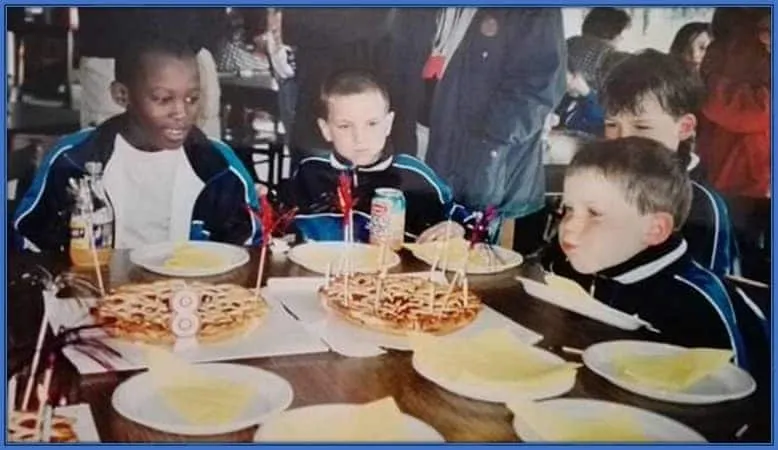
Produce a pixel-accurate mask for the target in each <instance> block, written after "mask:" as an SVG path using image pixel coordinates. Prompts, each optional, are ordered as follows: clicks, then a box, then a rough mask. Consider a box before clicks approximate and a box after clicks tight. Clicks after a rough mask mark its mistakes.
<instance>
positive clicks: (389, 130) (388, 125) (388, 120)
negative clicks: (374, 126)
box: [384, 111, 394, 137]
mask: <svg viewBox="0 0 778 450" xmlns="http://www.w3.org/2000/svg"><path fill="white" fill-rule="evenodd" d="M393 124H394V111H389V114H387V115H386V133H385V134H384V136H387V137H388V136H389V135H390V134H391V133H392V125H393Z"/></svg>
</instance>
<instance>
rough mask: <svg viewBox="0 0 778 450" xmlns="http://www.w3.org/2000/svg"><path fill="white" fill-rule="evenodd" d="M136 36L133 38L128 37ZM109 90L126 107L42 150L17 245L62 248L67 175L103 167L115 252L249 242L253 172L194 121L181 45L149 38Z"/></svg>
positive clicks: (135, 47)
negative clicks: (201, 242)
mask: <svg viewBox="0 0 778 450" xmlns="http://www.w3.org/2000/svg"><path fill="white" fill-rule="evenodd" d="M134 39H135V38H134ZM115 73H116V80H115V81H114V82H113V84H112V85H111V95H112V96H113V99H114V100H115V101H116V102H117V103H118V104H119V105H121V106H123V107H125V108H126V112H124V113H122V114H119V115H117V116H114V117H112V118H110V119H108V120H107V121H105V122H104V123H102V124H101V125H99V126H98V127H97V128H94V129H91V128H90V129H86V130H83V131H80V132H78V133H75V134H72V135H70V136H66V137H64V138H63V139H62V140H60V141H59V143H58V144H57V145H56V146H55V147H54V148H53V149H52V150H51V151H50V152H49V153H48V154H47V156H46V157H45V159H44V161H43V162H42V164H41V166H40V168H39V169H38V173H37V174H36V176H35V179H34V180H33V182H32V185H31V187H30V188H29V190H28V191H27V193H26V194H25V196H24V197H23V199H22V200H21V202H20V204H19V207H18V208H17V210H16V214H15V215H14V221H13V227H14V231H15V232H16V234H17V237H18V238H19V239H18V240H19V244H20V245H22V246H23V248H25V249H29V250H33V251H54V252H63V251H67V249H68V246H69V242H70V232H69V221H70V215H71V209H70V207H71V204H72V199H71V197H70V194H69V192H68V183H69V179H71V178H73V179H78V178H81V177H83V176H84V175H85V174H86V173H87V172H86V169H85V166H86V164H87V163H88V162H98V163H100V164H101V165H102V167H103V168H104V171H103V184H104V187H105V190H106V194H107V196H108V199H109V201H110V202H111V204H112V205H113V208H114V214H115V221H116V222H115V227H114V236H113V240H112V241H113V246H114V248H136V247H140V246H143V245H147V244H154V243H158V242H166V241H185V240H189V239H192V240H213V241H221V242H227V243H233V244H239V245H249V244H253V243H256V242H257V241H258V240H259V239H260V236H261V230H260V225H259V223H258V222H257V220H256V219H255V218H254V216H253V215H252V214H251V213H250V212H249V207H251V208H256V207H257V198H256V192H255V190H254V187H253V184H252V182H251V177H250V176H249V174H248V173H247V172H246V169H245V168H244V167H243V166H242V165H241V163H240V162H239V160H238V158H237V157H236V156H235V154H234V153H233V151H232V150H231V149H230V148H229V147H228V146H227V145H225V144H223V143H222V142H219V141H215V140H210V139H208V138H207V137H206V136H205V135H204V134H203V133H202V132H201V131H200V130H199V129H198V128H197V127H196V126H195V119H196V116H197V113H198V111H199V103H200V81H199V74H198V67H197V60H196V56H195V54H194V52H193V51H192V50H191V49H190V48H189V47H188V46H187V45H185V44H184V43H181V42H177V41H171V40H164V39H159V38H156V37H154V36H147V37H145V38H142V39H136V40H135V42H133V44H131V45H130V46H129V47H128V48H127V50H126V51H125V52H124V53H123V54H122V55H120V56H119V57H118V58H117V60H116V67H115Z"/></svg>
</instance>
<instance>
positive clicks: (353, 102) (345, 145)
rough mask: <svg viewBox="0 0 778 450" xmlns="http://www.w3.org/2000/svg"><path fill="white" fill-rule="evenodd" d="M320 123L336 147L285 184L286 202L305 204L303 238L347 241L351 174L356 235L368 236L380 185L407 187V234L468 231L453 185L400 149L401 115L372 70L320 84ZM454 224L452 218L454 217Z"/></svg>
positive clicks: (425, 236)
mask: <svg viewBox="0 0 778 450" xmlns="http://www.w3.org/2000/svg"><path fill="white" fill-rule="evenodd" d="M321 103H322V107H323V110H322V111H321V115H320V118H319V119H318V124H319V128H320V130H321V133H322V135H323V136H324V138H325V140H326V141H327V142H330V143H332V146H333V149H334V151H329V152H326V151H325V152H319V153H321V156H312V157H308V158H305V159H303V160H302V161H301V162H300V165H299V168H298V170H297V172H296V173H295V174H294V176H293V177H292V179H291V180H289V182H288V183H287V185H286V186H285V187H284V188H282V189H281V198H282V201H283V202H284V203H286V204H290V205H293V206H296V207H298V208H299V213H298V215H297V217H296V219H295V225H296V227H297V230H298V232H299V234H300V235H301V237H302V238H303V239H304V240H313V241H320V240H325V241H326V240H342V239H343V237H344V236H343V218H342V215H341V213H340V211H339V209H338V206H337V200H336V190H337V186H338V177H339V176H340V175H341V174H343V173H348V174H349V176H350V177H351V179H352V191H353V194H354V198H355V199H356V205H355V211H354V221H355V225H354V240H355V241H362V242H364V241H367V239H368V236H369V230H368V225H369V222H370V202H371V200H372V198H373V194H374V192H375V190H376V189H378V188H395V189H399V190H401V191H403V193H404V194H405V200H406V213H405V224H406V227H405V231H406V236H408V237H411V238H417V239H416V242H419V243H423V242H427V241H432V240H437V239H443V238H445V236H446V233H448V234H449V236H450V237H459V236H462V235H464V228H463V227H462V225H460V223H462V222H463V220H464V219H465V211H464V208H462V207H461V206H459V205H456V204H455V203H454V202H453V198H452V193H451V190H450V188H449V187H448V186H447V185H446V184H445V183H444V182H443V181H442V180H441V179H440V178H439V177H438V176H437V175H436V174H435V173H434V172H433V171H432V169H430V168H429V167H428V166H427V165H426V164H424V163H423V162H421V161H420V160H418V159H416V158H415V157H413V156H410V155H407V154H399V153H395V152H394V149H392V147H391V145H390V144H389V143H388V142H387V137H388V136H389V132H390V130H391V128H392V121H393V119H394V112H392V111H390V108H389V94H388V92H387V90H386V88H385V87H384V86H383V85H382V84H381V83H380V82H379V81H378V80H377V79H376V78H375V77H374V76H373V75H372V74H370V73H369V72H364V71H358V70H347V71H343V72H339V73H336V74H334V75H332V76H331V77H330V78H328V79H327V80H326V81H325V83H324V85H323V86H322V89H321ZM449 218H451V219H452V220H453V221H452V222H450V223H449V221H448V219H449Z"/></svg>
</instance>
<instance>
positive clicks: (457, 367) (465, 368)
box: [410, 328, 580, 391]
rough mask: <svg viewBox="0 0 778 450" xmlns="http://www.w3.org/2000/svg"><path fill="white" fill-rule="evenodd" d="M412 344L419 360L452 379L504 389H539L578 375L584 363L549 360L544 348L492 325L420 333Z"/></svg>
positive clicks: (437, 372) (441, 375)
mask: <svg viewBox="0 0 778 450" xmlns="http://www.w3.org/2000/svg"><path fill="white" fill-rule="evenodd" d="M410 343H411V348H412V349H413V351H414V352H415V354H416V355H415V357H416V358H418V361H419V363H421V364H424V365H425V366H427V367H429V368H430V369H431V370H434V371H435V373H436V374H437V375H438V376H440V377H443V378H445V379H449V380H452V381H463V382H468V383H478V384H485V385H488V386H492V387H495V388H502V389H507V390H511V389H515V390H517V391H521V390H526V389H539V388H543V387H546V386H551V385H556V384H557V383H558V382H559V381H560V380H564V379H569V378H575V374H576V369H577V368H578V367H580V364H573V363H567V362H549V361H548V360H546V359H544V358H542V357H541V354H542V350H540V349H538V348H536V347H532V346H530V345H527V344H525V343H523V342H521V341H520V340H519V339H517V338H516V337H515V336H514V335H513V334H512V333H511V332H510V331H508V330H506V329H504V328H501V329H491V330H487V331H484V332H482V333H480V334H478V335H476V336H474V337H471V338H459V339H457V338H450V337H449V338H442V337H438V336H430V335H422V334H416V335H413V336H411V337H410Z"/></svg>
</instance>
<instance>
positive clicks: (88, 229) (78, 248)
mask: <svg viewBox="0 0 778 450" xmlns="http://www.w3.org/2000/svg"><path fill="white" fill-rule="evenodd" d="M86 170H87V172H88V175H86V176H84V177H83V178H81V180H79V182H78V185H77V189H76V199H75V200H76V201H75V206H74V209H73V212H72V214H71V216H70V260H71V261H72V262H73V265H74V266H77V267H94V265H95V263H94V256H93V255H92V247H94V248H95V252H96V253H97V263H98V264H99V265H100V266H103V265H106V264H108V262H109V261H110V260H111V254H112V251H113V235H114V225H115V223H114V212H113V207H112V206H111V202H110V201H109V200H108V197H107V195H106V193H105V188H104V187H103V179H102V164H100V163H97V162H88V163H86Z"/></svg>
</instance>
